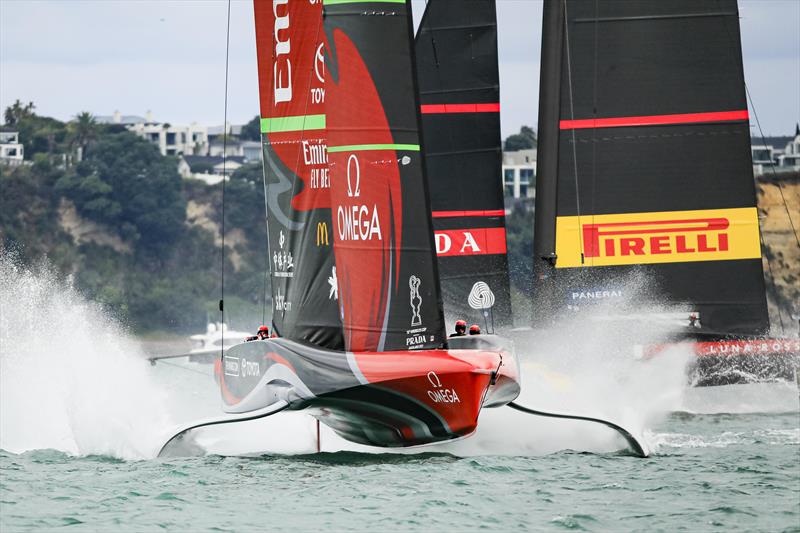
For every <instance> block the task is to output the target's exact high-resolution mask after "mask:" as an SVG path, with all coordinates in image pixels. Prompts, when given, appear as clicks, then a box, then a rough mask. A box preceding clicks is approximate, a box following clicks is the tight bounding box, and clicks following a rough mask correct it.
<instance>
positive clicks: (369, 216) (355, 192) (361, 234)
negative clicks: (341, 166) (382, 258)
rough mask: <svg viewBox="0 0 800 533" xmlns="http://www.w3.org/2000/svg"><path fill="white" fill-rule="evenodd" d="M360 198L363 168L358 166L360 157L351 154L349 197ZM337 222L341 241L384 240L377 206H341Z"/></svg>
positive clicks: (349, 159)
mask: <svg viewBox="0 0 800 533" xmlns="http://www.w3.org/2000/svg"><path fill="white" fill-rule="evenodd" d="M360 196H361V168H360V167H359V164H358V157H356V155H355V154H350V157H349V158H348V159H347V197H348V198H359V197H360ZM336 222H337V229H338V234H339V240H342V241H371V240H373V239H377V240H379V241H382V240H383V234H382V233H381V221H380V219H379V218H378V206H377V205H375V204H373V205H372V209H370V208H369V207H368V206H366V205H364V204H353V205H340V206H339V207H338V208H337V209H336Z"/></svg>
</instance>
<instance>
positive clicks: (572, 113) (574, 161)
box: [564, 1, 584, 264]
mask: <svg viewBox="0 0 800 533" xmlns="http://www.w3.org/2000/svg"><path fill="white" fill-rule="evenodd" d="M564 41H565V43H566V48H567V81H568V84H569V114H570V119H572V120H575V103H574V100H573V98H572V63H571V60H570V54H569V17H568V15H567V2H566V1H564ZM577 144H578V143H577V141H576V140H575V130H574V129H573V130H572V168H573V170H574V171H575V208H576V209H577V211H578V247H579V248H580V249H579V250H578V251H579V252H580V254H581V264H583V262H584V255H583V232H582V231H580V228H581V194H580V192H581V191H580V187H579V185H578V149H577Z"/></svg>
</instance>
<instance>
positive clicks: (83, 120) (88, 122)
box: [68, 111, 98, 157]
mask: <svg viewBox="0 0 800 533" xmlns="http://www.w3.org/2000/svg"><path fill="white" fill-rule="evenodd" d="M68 128H69V132H70V138H71V141H70V144H72V145H77V146H78V147H80V149H81V154H82V157H86V149H87V147H88V146H89V143H91V142H93V141H95V140H96V139H97V134H98V125H97V121H96V120H95V118H94V116H92V114H91V113H89V112H88V111H82V112H80V113H78V114H77V115H75V120H73V121H72V122H70V123H69V125H68Z"/></svg>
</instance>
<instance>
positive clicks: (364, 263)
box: [324, 0, 444, 352]
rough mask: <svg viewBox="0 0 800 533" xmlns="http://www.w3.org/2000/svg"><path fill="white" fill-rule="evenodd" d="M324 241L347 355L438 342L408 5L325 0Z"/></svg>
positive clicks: (439, 325) (436, 288) (437, 311)
mask: <svg viewBox="0 0 800 533" xmlns="http://www.w3.org/2000/svg"><path fill="white" fill-rule="evenodd" d="M324 9H325V16H324V27H325V36H326V37H325V38H326V46H327V48H326V50H327V55H326V58H325V59H326V61H325V64H326V66H327V69H328V71H327V77H326V81H325V91H326V93H327V94H326V99H327V100H326V110H327V111H326V117H327V130H328V157H329V163H330V169H331V205H332V210H333V235H332V236H333V242H334V251H335V255H336V274H337V279H338V291H339V303H340V307H341V314H342V320H343V324H344V332H345V345H346V348H347V350H349V351H353V352H358V351H385V350H404V349H422V348H426V349H428V348H435V347H437V346H440V345H441V344H442V342H443V335H444V322H443V317H442V307H441V299H440V294H439V279H438V272H437V265H436V257H435V253H434V245H433V231H432V225H431V218H430V204H429V201H428V189H427V184H426V183H425V175H424V170H423V169H424V161H423V159H422V155H421V151H420V135H419V116H418V109H417V108H418V102H417V96H416V94H417V91H416V86H415V85H416V84H415V75H414V64H413V60H412V50H411V36H412V25H411V6H410V3H409V2H397V1H392V2H388V1H377V0H376V1H372V2H360V1H352V0H325V2H324Z"/></svg>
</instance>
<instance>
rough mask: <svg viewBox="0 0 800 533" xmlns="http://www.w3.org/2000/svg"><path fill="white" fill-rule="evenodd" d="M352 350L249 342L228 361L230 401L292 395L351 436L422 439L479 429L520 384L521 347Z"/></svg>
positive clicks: (251, 407)
mask: <svg viewBox="0 0 800 533" xmlns="http://www.w3.org/2000/svg"><path fill="white" fill-rule="evenodd" d="M484 337H486V338H485V339H481V340H482V342H481V343H480V344H481V345H482V347H481V348H478V349H476V348H472V349H470V348H465V349H449V350H418V351H402V352H360V353H351V352H347V353H343V352H337V351H331V350H323V349H320V348H317V347H314V346H310V345H307V344H301V343H298V342H294V341H290V340H287V339H269V340H265V341H254V342H247V343H243V344H239V345H237V346H234V347H232V348H231V349H230V350H228V351H227V352H226V353H225V355H224V357H223V359H222V361H221V363H220V365H219V367H218V372H219V378H220V380H219V381H220V390H221V393H222V399H223V406H224V409H225V411H226V412H228V413H236V414H240V413H247V412H251V411H257V410H260V409H264V408H266V407H268V406H270V405H273V404H278V403H279V402H285V403H286V404H287V407H286V408H287V409H289V410H307V411H308V412H309V414H311V415H312V416H314V417H315V418H317V419H318V420H319V421H320V422H322V423H324V424H326V425H327V426H329V427H331V428H332V429H333V430H334V431H336V433H338V434H339V435H340V436H342V437H343V438H345V439H347V440H350V441H352V442H356V443H359V444H365V445H370V446H381V447H404V446H417V445H422V444H430V443H435V442H442V441H447V440H452V439H457V438H461V437H465V436H467V435H470V434H471V433H472V432H473V431H475V428H476V427H477V424H478V416H479V414H480V411H481V409H482V408H483V407H495V406H501V405H506V404H507V403H509V402H511V401H513V400H514V399H515V398H516V397H517V396H518V395H519V392H520V384H519V367H518V364H517V359H516V356H515V354H514V352H513V348H509V347H508V346H507V345H505V346H504V345H503V344H502V343H497V344H496V345H494V346H493V343H492V342H491V336H484Z"/></svg>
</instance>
